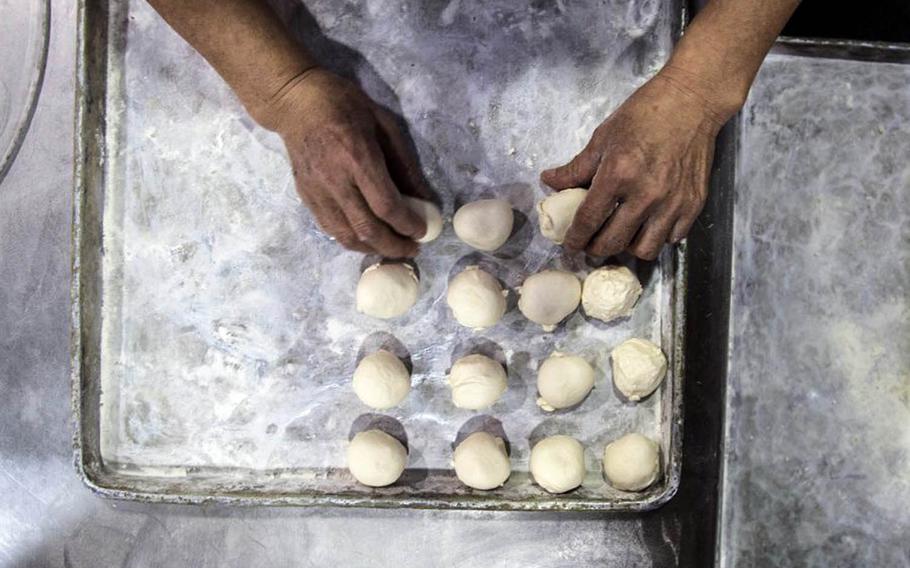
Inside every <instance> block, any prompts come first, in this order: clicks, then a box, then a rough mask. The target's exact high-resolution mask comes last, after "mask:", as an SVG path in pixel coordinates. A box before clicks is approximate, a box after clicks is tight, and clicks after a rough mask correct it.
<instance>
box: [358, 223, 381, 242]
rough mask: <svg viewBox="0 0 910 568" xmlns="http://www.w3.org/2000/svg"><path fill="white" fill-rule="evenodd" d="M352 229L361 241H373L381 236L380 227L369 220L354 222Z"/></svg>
mask: <svg viewBox="0 0 910 568" xmlns="http://www.w3.org/2000/svg"><path fill="white" fill-rule="evenodd" d="M352 229H353V230H354V234H355V235H357V239H358V240H360V241H361V242H365V241H371V240H373V239H375V238H376V237H377V236H379V229H378V228H377V227H376V225H374V224H373V223H370V222H368V221H358V222H356V223H354V224H353V226H352Z"/></svg>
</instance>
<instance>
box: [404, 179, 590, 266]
mask: <svg viewBox="0 0 910 568" xmlns="http://www.w3.org/2000/svg"><path fill="white" fill-rule="evenodd" d="M587 194H588V190H586V189H583V188H580V187H574V188H570V189H564V190H562V191H559V192H556V193H553V194H550V195H549V196H548V197H547V198H546V199H544V200H542V201H540V202H538V203H537V218H538V221H539V223H540V232H541V234H542V235H543V236H544V237H546V238H548V239H550V240H551V241H553V242H554V243H556V244H562V242H563V241H564V240H565V237H566V233H567V232H568V230H569V225H571V224H572V220H573V219H574V218H575V212H576V211H578V208H579V207H580V206H581V204H582V202H583V201H584V199H585V197H586V196H587ZM404 199H405V204H406V205H407V206H408V207H409V208H410V209H411V210H412V211H414V212H415V213H417V215H419V216H420V217H421V218H423V220H424V221H425V222H426V225H427V232H426V234H424V236H423V237H421V238H420V239H418V241H417V242H419V243H428V242H431V241H433V240H435V239H436V237H438V236H439V235H440V233H442V226H443V220H442V214H441V213H440V211H439V208H438V207H436V205H434V204H432V203H430V202H429V201H425V200H423V199H417V198H415V197H405V198H404ZM514 222H515V218H514V215H513V213H512V206H511V205H510V204H509V202H508V201H505V200H503V199H480V200H477V201H472V202H470V203H467V204H465V205H462V206H461V207H459V208H458V211H456V212H455V216H454V217H453V218H452V228H453V229H454V230H455V235H457V236H458V238H459V239H461V240H462V241H463V242H465V243H466V244H468V245H470V246H471V247H473V248H475V249H477V250H482V251H486V252H492V251H494V250H496V249H498V248H499V247H501V246H502V245H504V244H505V243H506V241H507V240H509V236H510V235H511V234H512V226H513V225H514Z"/></svg>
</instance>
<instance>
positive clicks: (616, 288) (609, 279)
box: [581, 266, 641, 321]
mask: <svg viewBox="0 0 910 568" xmlns="http://www.w3.org/2000/svg"><path fill="white" fill-rule="evenodd" d="M639 296H641V284H640V283H639V282H638V278H637V277H636V276H635V274H633V273H632V271H631V270H629V269H628V268H626V267H625V266H604V267H603V268H598V269H597V270H595V271H594V272H592V273H590V274H588V276H587V278H585V283H584V286H583V287H582V292H581V305H582V307H584V309H585V313H586V314H588V315H589V316H591V317H592V318H597V319H599V320H603V321H612V320H615V319H618V318H622V317H625V316H627V315H629V314H631V313H632V308H633V307H634V306H635V302H637V301H638V297H639Z"/></svg>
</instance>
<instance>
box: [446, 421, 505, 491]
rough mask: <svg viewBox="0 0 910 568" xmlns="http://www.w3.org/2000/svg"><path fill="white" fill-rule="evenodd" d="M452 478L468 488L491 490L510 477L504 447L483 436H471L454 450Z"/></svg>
mask: <svg viewBox="0 0 910 568" xmlns="http://www.w3.org/2000/svg"><path fill="white" fill-rule="evenodd" d="M453 461H454V463H455V475H457V476H458V479H459V480H461V482H462V483H464V484H465V485H467V486H468V487H473V488H474V489H484V490H486V489H495V488H497V487H501V486H502V484H504V483H505V482H506V480H507V479H509V475H510V474H511V473H512V471H511V466H510V465H509V456H508V454H506V444H505V442H503V441H502V438H497V437H495V436H493V435H491V434H488V433H486V432H474V433H473V434H471V435H470V436H468V437H467V438H465V439H464V440H462V442H461V443H460V444H458V447H457V448H455V459H454V460H453Z"/></svg>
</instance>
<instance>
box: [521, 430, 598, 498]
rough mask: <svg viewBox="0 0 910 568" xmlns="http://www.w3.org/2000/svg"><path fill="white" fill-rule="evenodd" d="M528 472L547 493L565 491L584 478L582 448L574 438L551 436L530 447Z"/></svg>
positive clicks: (583, 454)
mask: <svg viewBox="0 0 910 568" xmlns="http://www.w3.org/2000/svg"><path fill="white" fill-rule="evenodd" d="M531 475H533V476H534V481H536V482H537V484H538V485H540V486H541V487H543V488H544V489H546V490H547V491H549V492H550V493H565V492H566V491H571V490H573V489H575V488H576V487H578V486H579V485H581V482H582V481H584V479H585V449H584V447H582V445H581V443H580V442H579V441H578V440H576V439H575V438H572V437H569V436H550V437H549V438H544V439H543V440H541V441H539V442H537V444H535V445H534V447H533V448H532V449H531Z"/></svg>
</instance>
